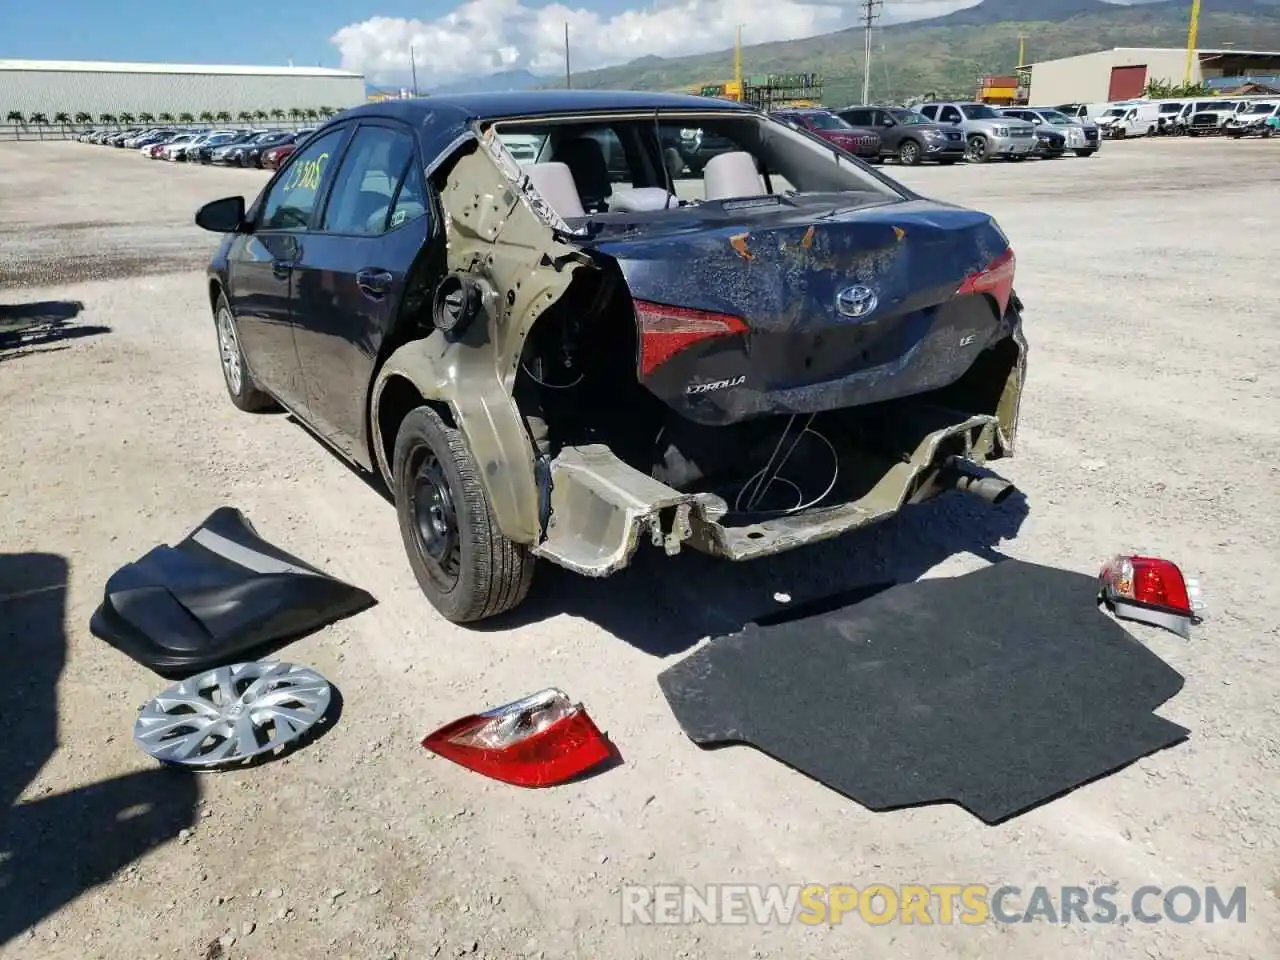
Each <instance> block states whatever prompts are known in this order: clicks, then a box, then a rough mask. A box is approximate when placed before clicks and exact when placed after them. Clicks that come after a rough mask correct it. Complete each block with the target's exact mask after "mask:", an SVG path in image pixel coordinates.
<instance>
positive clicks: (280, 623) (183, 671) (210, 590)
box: [89, 507, 376, 678]
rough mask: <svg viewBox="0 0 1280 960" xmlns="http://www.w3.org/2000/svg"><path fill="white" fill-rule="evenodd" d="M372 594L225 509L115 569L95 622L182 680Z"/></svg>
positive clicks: (360, 604)
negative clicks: (266, 537) (274, 542)
mask: <svg viewBox="0 0 1280 960" xmlns="http://www.w3.org/2000/svg"><path fill="white" fill-rule="evenodd" d="M375 602H376V601H375V600H374V598H373V597H372V596H370V595H369V594H368V593H366V592H365V591H364V590H361V589H360V588H358V587H353V586H351V585H350V584H346V583H343V582H342V581H341V580H335V579H333V578H332V577H330V576H328V575H327V574H325V573H324V572H322V571H320V570H317V569H316V568H315V567H313V566H311V565H310V564H308V563H306V562H304V561H302V560H299V559H298V558H297V557H295V556H292V555H291V554H288V553H285V552H284V551H283V550H280V549H279V548H277V547H274V546H272V545H271V544H269V543H267V542H266V541H265V540H263V539H262V538H261V537H259V536H258V534H257V532H256V531H255V530H254V528H253V525H252V524H251V523H249V521H248V520H247V519H246V518H245V516H244V515H243V514H242V513H240V511H239V510H236V509H234V508H233V507H220V508H218V509H217V510H215V511H214V512H213V513H212V514H210V515H209V518H208V519H207V520H205V521H204V523H202V524H201V525H200V526H199V527H197V528H196V529H195V530H194V531H193V532H192V533H191V535H190V536H188V537H187V538H186V539H185V540H183V541H182V542H181V543H179V544H178V545H177V546H175V547H169V546H159V547H156V548H155V549H154V550H152V551H151V552H149V553H148V554H147V555H146V556H144V557H142V558H141V559H139V560H137V561H136V562H134V563H131V564H129V565H128V566H125V567H122V568H121V569H120V570H118V571H116V573H115V574H113V575H112V576H111V578H110V579H109V580H108V581H107V588H106V596H105V598H104V599H103V602H102V604H101V606H99V607H98V609H97V610H96V611H95V612H94V614H93V618H92V620H91V621H90V623H89V629H90V630H92V631H93V634H94V636H96V637H99V638H100V639H102V640H105V641H106V642H107V643H109V644H111V645H112V646H113V647H115V648H116V649H118V650H120V651H122V652H124V653H126V654H128V655H129V656H130V657H132V658H133V659H134V660H136V661H138V663H141V664H142V665H143V666H146V667H149V668H150V669H152V670H154V671H155V672H156V673H158V674H160V675H161V676H164V677H171V678H181V677H185V676H190V675H191V674H193V673H198V672H199V671H201V670H205V669H208V668H210V667H215V666H221V665H224V664H228V663H235V662H237V661H241V660H246V659H253V657H252V656H249V654H250V653H256V654H262V653H265V652H268V650H269V649H270V648H273V647H278V646H280V645H281V644H283V643H284V642H287V641H289V640H292V639H296V638H298V637H300V636H302V635H303V634H306V633H310V632H311V631H313V630H317V629H319V628H320V627H323V626H325V625H327V624H330V623H333V622H334V621H336V620H341V619H342V618H343V617H348V616H351V615H352V614H354V613H359V612H360V611H361V610H365V609H367V608H368V607H371V606H373V604H374V603H375Z"/></svg>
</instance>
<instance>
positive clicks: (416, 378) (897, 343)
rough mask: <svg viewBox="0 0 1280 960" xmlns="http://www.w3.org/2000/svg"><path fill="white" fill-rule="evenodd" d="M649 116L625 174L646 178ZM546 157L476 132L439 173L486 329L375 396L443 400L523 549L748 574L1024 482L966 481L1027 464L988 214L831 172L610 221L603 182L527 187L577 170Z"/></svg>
mask: <svg viewBox="0 0 1280 960" xmlns="http://www.w3.org/2000/svg"><path fill="white" fill-rule="evenodd" d="M590 119H591V122H592V123H598V122H599V118H598V117H593V118H590ZM557 122H558V123H562V124H563V123H568V122H569V121H565V120H559V121H557ZM584 122H585V121H584ZM628 122H631V121H628ZM682 122H685V123H690V124H692V123H693V122H694V121H690V120H682ZM733 122H734V123H744V122H747V121H743V120H741V119H739V118H735V119H734V121H733ZM750 122H751V123H757V122H766V123H767V122H768V121H764V120H759V121H757V120H751V121H750ZM654 123H655V122H654V121H653V120H652V119H651V118H650V119H647V120H644V121H643V122H641V121H635V122H634V127H635V129H634V130H632V131H631V132H632V133H635V135H636V136H637V138H641V139H637V140H636V142H635V148H634V149H633V150H628V152H627V157H626V159H623V158H621V156H620V155H619V156H615V157H614V159H613V160H611V161H610V163H611V164H614V165H615V166H616V165H617V164H619V163H626V162H628V161H634V162H636V163H639V161H638V160H637V159H636V158H637V157H641V158H642V157H643V156H644V155H645V154H644V149H645V144H644V141H643V139H642V138H643V136H644V135H646V132H647V131H648V130H649V129H650V128H651V127H653V126H654ZM557 129H559V128H557ZM617 129H618V130H619V131H620V133H619V135H620V137H621V140H620V142H623V143H624V146H627V145H628V144H627V142H626V139H625V138H626V136H627V133H628V129H630V128H624V126H623V125H622V124H621V122H620V123H619V124H618V125H617ZM731 132H732V130H731ZM556 137H561V138H562V139H563V138H564V137H565V135H564V134H563V133H560V134H554V135H553V136H551V137H549V138H548V139H547V142H548V143H553V142H554V141H555V138H556ZM539 142H540V141H539V140H538V138H537V137H535V136H532V135H527V134H522V135H521V138H520V149H521V151H523V152H522V153H521V157H522V160H521V161H517V160H516V159H515V157H514V156H513V154H512V153H511V152H510V151H508V150H507V148H506V146H505V145H504V140H503V139H502V137H501V136H497V135H495V133H494V127H493V126H488V127H486V126H485V125H484V124H477V125H476V126H475V127H474V128H473V129H472V135H471V136H468V137H464V138H462V139H461V140H459V141H458V143H457V149H456V152H455V154H454V155H453V156H452V157H449V158H445V159H443V160H442V161H441V162H440V164H439V166H438V171H439V174H440V178H441V182H440V186H439V189H440V196H441V200H442V204H443V206H444V208H445V209H446V210H447V211H448V214H447V236H448V249H447V269H448V271H449V276H450V277H453V278H466V280H467V282H468V284H470V286H469V287H468V288H467V289H468V290H471V291H472V292H471V293H459V294H457V295H456V296H455V295H454V294H450V296H454V300H455V301H456V302H457V303H461V302H462V301H467V300H468V298H473V299H474V302H473V303H472V306H471V308H470V309H471V310H472V311H473V312H474V313H475V316H474V319H473V320H471V322H470V323H469V325H466V326H465V328H458V329H443V328H442V326H441V324H439V323H438V324H437V325H436V329H434V330H433V331H432V332H431V333H430V334H429V336H427V337H426V338H425V339H422V340H418V341H415V342H411V343H409V344H407V345H406V346H404V347H402V348H401V349H400V350H399V351H398V352H397V353H396V354H394V355H393V356H392V357H391V358H390V359H389V360H388V362H387V363H386V365H385V366H384V367H383V369H382V372H381V374H380V377H379V382H378V384H377V385H376V386H375V390H374V408H375V411H376V409H377V404H378V398H379V396H380V395H381V393H382V391H383V389H384V388H385V387H386V385H387V383H388V382H390V381H391V380H392V379H394V378H397V377H399V378H404V379H406V380H408V381H410V382H411V383H412V384H413V385H414V386H415V388H416V389H417V390H418V391H419V392H420V393H421V395H422V396H423V397H424V398H425V399H427V400H434V401H439V402H442V403H445V404H447V406H448V408H449V411H450V413H451V415H452V417H453V419H454V420H455V422H456V425H457V427H458V429H459V430H460V431H461V432H462V433H463V434H464V435H465V436H466V438H467V441H468V444H469V445H470V448H471V451H472V453H473V455H474V457H475V460H476V463H477V465H478V467H479V468H480V481H481V483H482V484H483V485H484V487H485V490H486V493H487V495H488V498H489V500H490V503H491V505H492V508H493V512H494V515H495V517H496V519H497V521H498V523H499V525H500V526H501V529H502V532H503V533H504V534H505V535H506V536H507V537H509V538H510V539H511V540H513V541H515V542H517V543H520V544H524V545H526V546H527V547H528V548H529V549H531V550H532V552H533V553H534V554H536V555H538V556H541V557H543V558H546V559H549V560H552V561H553V562H556V563H559V564H561V565H563V566H565V567H567V568H569V569H572V570H575V571H577V572H579V573H582V574H586V575H593V576H602V575H607V574H610V573H612V572H614V571H616V570H618V569H621V568H622V567H624V566H626V565H627V564H628V563H629V562H630V560H631V557H632V555H633V554H634V552H635V550H636V549H637V547H638V546H639V544H640V543H641V542H644V541H648V542H649V543H651V544H652V545H653V546H655V547H657V548H659V549H662V550H663V551H664V552H666V553H668V554H673V553H676V552H678V551H679V550H681V549H682V548H683V547H684V546H686V545H688V546H689V547H692V548H694V549H697V550H700V551H704V552H707V553H710V554H713V555H717V556H722V557H725V558H728V559H733V560H746V559H751V558H755V557H760V556H765V555H769V554H775V553H779V552H782V551H785V550H788V549H792V548H795V547H799V546H802V545H805V544H810V543H815V542H817V541H821V540H826V539H829V538H832V537H836V536H839V535H840V534H843V533H846V532H848V531H851V530H853V529H856V528H858V527H861V526H865V525H867V524H870V523H873V522H876V521H878V520H881V519H884V518H886V517H888V516H891V515H893V514H894V513H896V512H897V511H898V510H900V509H901V508H902V507H903V506H905V505H907V504H914V503H920V502H923V501H926V500H929V499H931V498H933V497H935V496H937V495H939V494H940V493H942V492H944V491H946V490H948V489H967V490H970V491H971V492H974V493H978V494H980V495H982V496H984V498H985V499H988V500H990V501H994V502H998V501H999V500H1000V499H1002V498H1003V497H1004V496H1006V495H1007V494H1008V492H1009V491H1010V490H1011V489H1012V488H1011V486H1010V485H1008V484H1005V483H1003V482H1002V481H999V480H990V481H978V480H977V479H976V476H975V474H974V472H973V469H972V468H973V466H974V465H981V464H984V463H987V462H989V461H993V460H997V459H1000V458H1002V457H1006V456H1009V455H1010V454H1011V453H1012V452H1013V448H1014V440H1015V435H1016V430H1017V422H1018V408H1019V403H1020V398H1021V393H1022V389H1023V384H1024V381H1025V372H1026V354H1027V348H1026V342H1025V340H1024V338H1023V334H1022V330H1021V309H1022V305H1021V303H1020V302H1019V301H1018V298H1017V297H1016V295H1015V294H1014V293H1013V274H1014V258H1013V253H1012V250H1011V249H1010V247H1009V243H1008V240H1007V239H1006V237H1005V236H1004V234H1003V233H1002V232H1001V230H1000V228H999V227H998V226H997V225H996V223H995V222H994V221H993V220H992V219H991V218H990V217H989V216H988V215H986V214H983V213H979V212H975V211H971V210H965V209H962V208H958V207H954V206H950V205H947V204H941V203H935V202H932V201H927V200H923V199H921V198H918V197H914V196H911V195H910V194H909V193H907V192H906V191H904V192H903V193H902V194H901V195H897V194H894V193H893V192H892V191H891V190H886V189H885V188H883V187H880V186H874V185H873V186H874V189H864V190H863V191H862V192H860V193H859V192H856V191H852V192H846V193H841V192H840V191H839V190H837V189H834V188H833V187H831V185H830V184H829V183H828V182H827V181H825V180H824V181H822V183H820V184H819V186H823V185H824V184H825V188H824V189H816V188H814V189H809V190H805V189H780V190H779V191H776V192H775V191H774V190H773V189H772V188H767V190H766V193H765V194H763V195H761V196H754V197H737V196H729V197H719V198H714V197H711V196H710V194H711V193H712V192H713V191H712V188H711V187H710V186H708V187H707V193H708V196H707V197H705V198H698V197H694V198H693V199H686V198H683V195H681V198H679V199H677V195H680V194H681V191H682V190H684V189H685V187H683V186H681V185H679V184H675V183H673V182H671V181H670V179H669V173H668V174H665V175H664V176H667V177H668V180H667V181H666V183H665V186H663V185H662V184H663V181H662V180H658V181H656V182H655V181H652V180H651V181H649V182H646V181H645V180H644V177H643V175H642V173H641V172H640V171H639V167H635V168H634V169H633V171H632V173H631V174H628V177H629V179H628V190H630V193H628V194H627V196H628V197H629V198H630V199H629V200H628V203H631V202H634V197H635V196H637V195H640V194H641V193H642V192H643V191H649V192H650V193H652V192H654V191H656V192H658V193H662V195H663V196H664V197H667V198H668V200H667V205H666V206H663V207H662V208H661V209H648V210H639V211H636V210H632V209H631V208H630V207H627V206H625V205H622V204H619V206H618V207H617V209H615V210H612V211H611V210H610V209H608V204H609V202H610V201H609V199H608V195H609V190H608V189H602V190H598V191H596V192H597V193H599V194H602V195H604V197H605V199H604V200H599V199H596V200H593V201H592V203H591V204H588V206H590V207H591V208H592V209H591V212H589V213H588V212H585V208H584V207H583V206H581V205H578V204H577V203H576V201H574V202H573V203H571V204H570V206H572V207H573V208H574V209H573V213H572V215H562V212H561V209H562V208H559V207H555V206H553V205H552V203H551V202H550V198H549V196H548V195H546V194H544V193H543V192H541V191H540V189H539V188H538V187H535V185H534V180H535V179H537V178H536V177H534V176H533V174H532V173H531V172H530V169H531V167H560V166H564V167H567V164H559V163H556V162H552V163H543V162H542V161H541V160H539V159H538V158H539V157H540V156H542V155H543V154H544V153H545V152H546V150H547V149H550V148H549V147H539V146H538V143H539ZM650 146H652V147H653V150H654V151H655V152H658V151H659V145H658V144H656V143H655V144H651V145H650ZM788 149H790V148H788ZM806 149H809V148H806ZM539 150H542V151H543V154H540V153H539ZM586 152H587V153H590V151H586ZM668 153H670V151H668ZM527 158H532V159H533V160H535V161H536V162H533V163H526V162H524V161H525V159H527ZM806 162H812V158H809V160H808V161H806ZM825 162H827V161H824V163H825ZM843 162H844V161H837V164H836V166H840V165H841V163H843ZM668 169H669V170H675V169H679V167H678V164H677V163H675V162H672V163H671V164H669V166H668ZM808 169H809V168H805V167H804V166H803V164H801V165H799V166H798V167H797V170H796V172H794V173H792V172H791V171H788V177H787V182H789V183H791V186H792V187H793V188H795V187H801V188H802V187H803V184H796V183H794V182H793V181H794V180H797V179H800V178H802V177H803V176H804V175H806V170H808ZM842 169H843V167H842ZM610 170H613V167H610ZM614 172H615V173H616V171H614ZM709 173H710V171H709ZM842 175H845V174H842ZM858 175H859V176H860V175H861V174H858ZM762 176H763V177H764V179H763V180H762V183H763V184H765V185H766V187H767V185H768V184H769V182H770V181H769V180H768V177H767V173H765V174H762ZM822 176H827V174H825V173H824V174H822ZM876 176H879V175H876ZM543 177H544V179H545V171H544V174H543ZM579 182H580V183H581V178H579ZM632 188H634V189H632ZM668 191H669V192H668ZM622 194H623V190H622V189H618V190H617V191H616V192H615V195H617V196H621V195H622ZM646 195H647V194H646ZM468 302H470V301H468ZM455 305H456V304H455ZM445 326H447V324H445ZM374 416H375V418H376V416H377V415H376V413H375V414H374ZM382 466H383V467H384V470H385V466H386V464H385V463H383V464H382Z"/></svg>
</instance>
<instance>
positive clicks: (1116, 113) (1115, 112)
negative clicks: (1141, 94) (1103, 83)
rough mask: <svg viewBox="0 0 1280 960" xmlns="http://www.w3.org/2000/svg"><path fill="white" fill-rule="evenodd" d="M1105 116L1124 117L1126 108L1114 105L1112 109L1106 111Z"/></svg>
mask: <svg viewBox="0 0 1280 960" xmlns="http://www.w3.org/2000/svg"><path fill="white" fill-rule="evenodd" d="M1103 116H1104V117H1123V116H1124V110H1122V109H1121V108H1120V107H1112V108H1111V109H1110V110H1108V111H1107V112H1106V113H1104V114H1103Z"/></svg>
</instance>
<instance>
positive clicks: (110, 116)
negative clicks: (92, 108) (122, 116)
mask: <svg viewBox="0 0 1280 960" xmlns="http://www.w3.org/2000/svg"><path fill="white" fill-rule="evenodd" d="M98 122H99V123H102V124H107V125H110V124H114V123H115V122H116V115H115V114H114V113H100V114H98Z"/></svg>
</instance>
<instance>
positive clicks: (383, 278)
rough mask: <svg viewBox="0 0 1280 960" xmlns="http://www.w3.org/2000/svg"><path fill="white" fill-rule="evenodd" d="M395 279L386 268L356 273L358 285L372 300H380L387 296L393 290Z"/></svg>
mask: <svg viewBox="0 0 1280 960" xmlns="http://www.w3.org/2000/svg"><path fill="white" fill-rule="evenodd" d="M394 280H395V277H393V276H392V275H391V274H390V273H389V272H388V271H386V270H376V269H369V270H361V271H360V272H359V273H357V274H356V286H357V287H359V288H360V292H361V293H363V294H364V295H365V296H366V297H368V298H370V299H371V300H380V299H382V298H383V297H385V296H386V295H387V293H388V292H389V291H390V290H391V284H392V281H394Z"/></svg>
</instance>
